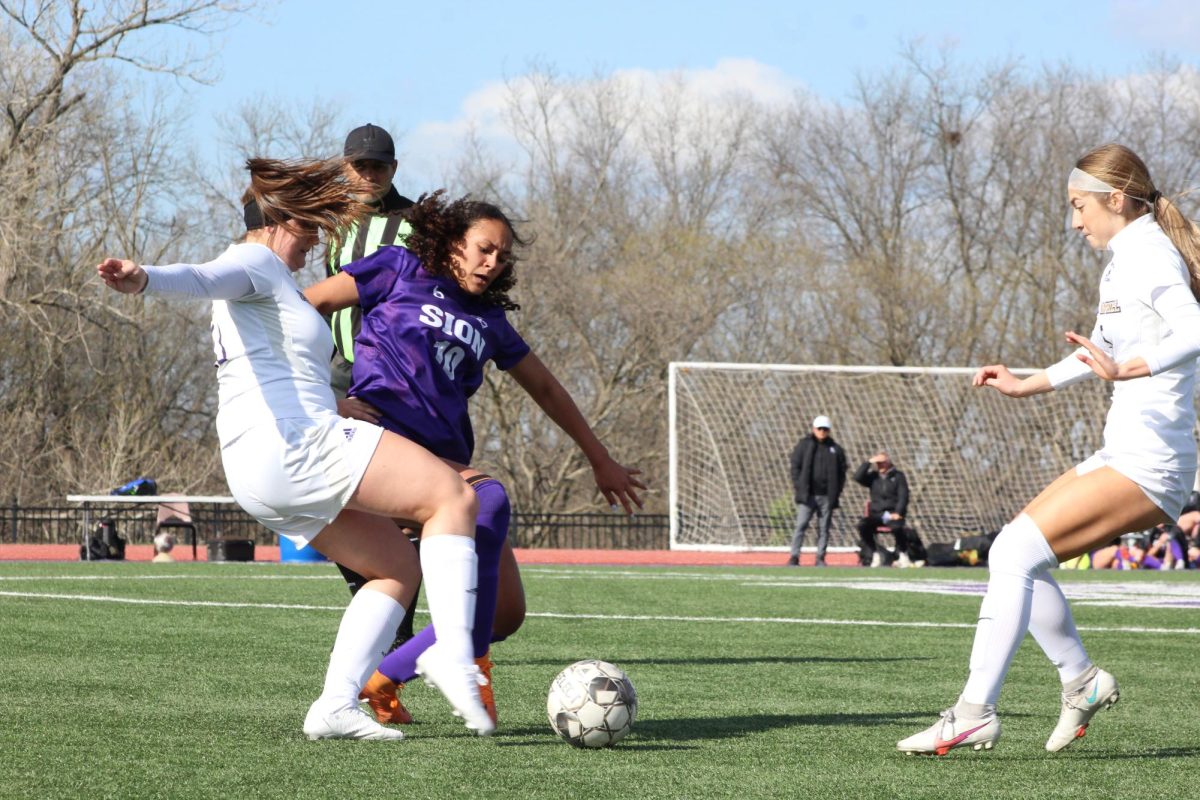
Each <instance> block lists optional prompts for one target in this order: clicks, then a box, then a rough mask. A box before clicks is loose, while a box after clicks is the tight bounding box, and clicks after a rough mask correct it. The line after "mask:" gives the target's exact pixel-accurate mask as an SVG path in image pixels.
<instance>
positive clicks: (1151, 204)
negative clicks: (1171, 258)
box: [1075, 144, 1200, 300]
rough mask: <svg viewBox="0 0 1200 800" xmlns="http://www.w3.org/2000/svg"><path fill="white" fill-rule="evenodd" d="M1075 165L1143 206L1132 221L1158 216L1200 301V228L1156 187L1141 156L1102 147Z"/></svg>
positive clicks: (1115, 147)
mask: <svg viewBox="0 0 1200 800" xmlns="http://www.w3.org/2000/svg"><path fill="white" fill-rule="evenodd" d="M1075 166H1076V167H1077V168H1079V169H1081V170H1083V171H1084V172H1086V173H1087V174H1089V175H1091V176H1092V177H1094V178H1099V179H1100V180H1102V181H1104V182H1105V183H1107V184H1108V185H1109V186H1112V187H1113V188H1114V189H1119V190H1121V192H1123V193H1124V194H1125V196H1126V197H1128V198H1129V199H1130V200H1133V201H1134V202H1135V203H1140V204H1141V205H1140V206H1138V205H1134V206H1133V209H1134V210H1135V211H1136V213H1133V214H1132V215H1131V218H1132V219H1136V218H1137V217H1140V216H1142V215H1144V214H1145V213H1146V212H1147V211H1149V212H1150V213H1152V214H1153V215H1154V221H1155V222H1157V223H1158V225H1159V227H1160V228H1162V230H1163V233H1165V234H1166V235H1167V238H1168V239H1170V240H1171V243H1172V244H1173V245H1175V248H1176V249H1177V250H1179V254H1180V255H1181V256H1183V261H1184V263H1185V264H1187V269H1188V275H1189V277H1190V279H1191V286H1192V294H1193V295H1195V297H1196V299H1198V300H1200V228H1198V227H1197V226H1196V224H1195V223H1194V222H1192V221H1191V220H1190V219H1188V218H1187V217H1185V216H1184V215H1183V212H1182V211H1180V210H1179V206H1177V205H1175V203H1173V202H1171V201H1170V200H1169V199H1168V198H1167V197H1166V196H1165V195H1163V193H1162V192H1160V191H1159V190H1158V189H1156V188H1154V181H1152V180H1150V170H1149V169H1147V168H1146V164H1145V162H1143V161H1142V160H1141V159H1140V158H1138V156H1137V153H1134V152H1133V151H1132V150H1130V149H1129V148H1128V147H1124V146H1122V145H1119V144H1106V145H1101V146H1100V147H1097V148H1096V149H1095V150H1093V151H1091V152H1090V153H1088V154H1087V155H1085V156H1084V157H1083V158H1081V159H1079V160H1078V161H1076V162H1075ZM1142 207H1144V209H1143V208H1142Z"/></svg>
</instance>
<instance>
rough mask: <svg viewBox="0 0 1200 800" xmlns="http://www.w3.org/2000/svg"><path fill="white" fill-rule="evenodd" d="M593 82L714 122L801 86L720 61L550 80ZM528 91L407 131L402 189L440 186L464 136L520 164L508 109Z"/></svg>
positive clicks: (477, 96) (512, 85) (750, 63)
mask: <svg viewBox="0 0 1200 800" xmlns="http://www.w3.org/2000/svg"><path fill="white" fill-rule="evenodd" d="M598 81H599V82H609V83H612V84H613V88H615V89H616V90H617V91H618V92H619V93H620V95H621V96H622V97H627V98H629V102H631V103H643V104H646V106H647V107H651V108H653V107H656V106H660V105H661V104H662V103H663V102H664V100H665V99H666V98H667V97H668V96H677V97H680V98H681V99H682V100H683V108H684V110H685V111H687V112H689V113H691V112H695V111H698V110H700V109H703V110H704V111H705V112H706V113H707V114H708V115H713V112H714V111H719V109H720V108H721V107H722V106H723V105H725V104H737V103H744V102H746V101H747V100H748V101H751V102H756V103H760V104H762V105H768V106H775V105H781V104H783V103H786V102H788V101H789V100H790V99H791V98H792V97H794V95H795V93H796V92H797V91H798V90H800V89H801V88H803V84H801V83H799V82H798V81H796V80H794V79H792V78H790V77H788V76H787V75H785V74H784V73H783V71H782V70H780V69H778V68H776V67H772V66H769V65H766V64H763V63H760V62H758V61H754V60H752V59H738V58H726V59H721V60H719V61H718V62H717V63H716V64H715V65H713V66H712V67H710V68H705V69H687V70H662V71H653V70H644V69H628V70H618V71H616V72H613V73H611V74H609V75H605V76H601V77H598V78H596V77H592V78H587V79H573V78H569V77H566V76H560V77H558V78H557V79H556V82H557V83H559V84H560V85H561V86H564V87H566V88H568V90H569V89H570V88H572V87H574V88H580V89H582V88H585V87H594V85H595V84H596V83H597V82H598ZM529 88H530V85H529V76H518V77H516V78H513V79H512V80H510V81H509V82H508V83H504V82H499V81H495V82H491V83H487V84H484V85H483V86H481V87H480V88H479V89H477V90H475V91H474V92H472V93H471V94H470V95H468V96H467V97H466V98H464V99H463V102H462V104H461V106H460V113H459V115H458V116H457V117H455V118H454V119H450V120H437V121H432V122H426V123H423V124H421V125H418V126H416V127H415V128H413V129H412V130H411V131H409V133H408V134H407V135H406V136H405V137H404V139H403V141H402V142H401V148H402V150H403V154H402V155H401V166H400V172H401V183H403V184H404V185H408V186H413V185H415V186H424V187H432V186H435V185H442V183H443V182H444V179H445V177H446V176H447V175H449V174H450V173H451V171H452V169H453V165H454V164H455V162H456V161H457V160H458V159H459V157H460V156H461V154H462V153H463V150H464V147H465V146H466V142H467V141H468V138H469V137H471V136H474V137H475V138H476V139H477V140H478V141H479V142H481V143H482V144H483V146H484V147H485V148H486V149H487V151H488V152H489V153H490V154H492V155H493V156H494V157H495V158H497V159H499V160H500V161H502V162H504V163H517V162H519V161H520V160H521V156H522V154H521V151H520V148H519V146H518V145H517V143H516V140H515V139H514V137H513V135H512V133H511V132H510V130H509V128H508V118H507V109H508V103H509V100H510V98H511V93H512V92H513V91H516V92H526V91H528V90H529ZM676 93H678V94H676ZM412 191H414V192H416V191H419V190H418V189H412Z"/></svg>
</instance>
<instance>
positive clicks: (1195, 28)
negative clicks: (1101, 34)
mask: <svg viewBox="0 0 1200 800" xmlns="http://www.w3.org/2000/svg"><path fill="white" fill-rule="evenodd" d="M1109 15H1110V18H1111V19H1110V21H1111V24H1112V28H1113V30H1114V32H1115V34H1116V36H1117V37H1118V38H1121V39H1132V40H1133V41H1135V42H1137V43H1139V44H1141V45H1143V46H1147V47H1151V48H1156V49H1171V50H1175V49H1179V50H1183V51H1185V52H1191V53H1198V52H1200V3H1197V2H1196V0H1113V2H1112V6H1111V8H1110V12H1109Z"/></svg>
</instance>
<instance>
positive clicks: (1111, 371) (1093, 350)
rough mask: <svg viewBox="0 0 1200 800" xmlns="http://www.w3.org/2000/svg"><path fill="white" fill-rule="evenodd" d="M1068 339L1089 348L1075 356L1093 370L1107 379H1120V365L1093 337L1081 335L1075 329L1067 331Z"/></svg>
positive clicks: (1072, 342)
mask: <svg viewBox="0 0 1200 800" xmlns="http://www.w3.org/2000/svg"><path fill="white" fill-rule="evenodd" d="M1067 341H1068V342H1070V343H1071V344H1074V345H1078V346H1080V347H1082V348H1084V349H1085V350H1087V353H1086V354H1084V353H1077V354H1076V355H1075V357H1076V358H1078V359H1079V360H1080V361H1082V362H1083V363H1085V364H1087V365H1088V366H1089V367H1091V368H1092V372H1094V373H1096V374H1097V375H1099V376H1100V377H1101V378H1103V379H1104V380H1106V381H1115V380H1119V379H1120V375H1121V367H1120V365H1119V364H1117V362H1116V361H1114V360H1113V358H1112V356H1110V355H1109V354H1108V353H1106V352H1104V351H1103V350H1101V349H1100V348H1099V347H1097V346H1096V345H1095V344H1093V343H1092V340H1091V339H1089V338H1087V337H1086V336H1080V335H1079V334H1078V333H1076V332H1075V331H1067Z"/></svg>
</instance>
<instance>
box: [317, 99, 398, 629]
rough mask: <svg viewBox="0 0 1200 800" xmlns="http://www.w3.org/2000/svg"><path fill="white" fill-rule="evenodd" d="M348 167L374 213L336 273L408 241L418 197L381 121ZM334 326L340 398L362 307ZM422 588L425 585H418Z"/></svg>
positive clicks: (360, 138)
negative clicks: (399, 180) (403, 176)
mask: <svg viewBox="0 0 1200 800" xmlns="http://www.w3.org/2000/svg"><path fill="white" fill-rule="evenodd" d="M342 155H343V156H345V159H346V168H347V169H348V170H351V171H352V172H353V173H354V174H355V175H356V176H358V177H359V178H360V179H361V180H362V181H363V183H364V185H366V186H369V187H371V192H370V194H369V195H368V196H366V197H362V198H360V199H361V200H363V201H364V202H366V203H367V205H369V206H371V208H372V209H373V211H372V213H371V215H370V216H369V217H367V218H365V219H364V220H362V221H361V222H358V223H356V224H355V225H354V226H352V227H351V228H350V229H349V230H348V231H346V235H345V236H344V237H342V246H341V247H340V248H339V249H336V250H335V249H332V248H331V249H330V250H329V256H328V258H327V260H326V261H325V274H326V275H327V276H330V277H332V276H334V275H336V274H338V273H339V272H341V271H342V267H344V266H346V265H347V264H349V263H350V262H351V261H357V260H358V259H360V258H365V257H366V256H369V255H371V253H374V252H375V251H376V250H378V249H379V248H380V247H387V246H389V245H403V244H404V240H405V237H407V236H408V233H409V231H411V230H412V228H411V227H410V226H409V224H408V222H407V221H405V219H404V211H405V210H406V209H407V208H409V207H410V206H412V204H413V201H412V200H409V199H408V198H407V197H405V196H404V195H402V194H400V193H399V192H398V191H396V187H395V186H393V185H392V179H393V178H394V177H396V144H395V142H393V141H392V136H391V134H389V133H388V132H387V131H385V130H384V129H383V128H381V127H379V126H378V125H372V124H370V123H367V124H366V125H363V126H361V127H358V128H355V129H354V130H352V131H350V133H349V135H347V136H346V145H345V147H344V148H343V149H342ZM329 324H330V326H331V327H332V328H333V344H334V350H333V361H332V363H331V367H332V368H331V370H330V373H331V379H330V385H331V386H332V387H333V393H334V395H335V396H336V397H337V398H338V399H339V400H341V399H344V398H345V397H346V392H347V391H349V389H350V383H351V381H350V372H351V369H352V367H353V364H354V337H355V336H357V335H358V329H359V327H361V325H362V309H361V308H359V307H358V306H351V307H350V308H346V309H342V310H341V311H335V312H334V313H333V316H332V317H331V318H330V320H329ZM405 533H407V534H408V535H409V538H410V539H412V540H414V544H415V543H416V542H417V541H418V540H419V537H418V536H417V534H416V533H415V532H411V531H407V530H406V531H405ZM337 567H338V569H339V570H341V572H342V577H343V578H345V579H346V584H347V586H348V587H349V588H350V593H351V594H355V593H356V592H358V590H359V589H360V588H361V587H362V585H363V584H364V583H366V580H367V579H366V578H364V577H363V576H362V575H359V574H358V573H357V572H355V571H353V570H351V569H350V568H348V567H345V566H343V565H341V564H338V565H337ZM418 589H419V586H418ZM416 605H417V602H416V597H415V596H414V597H413V602H412V608H410V609H409V610H408V614H407V615H406V616H405V618H404V621H403V622H401V623H400V628H399V630H397V631H396V641H395V642H394V643H393V644H392V649H395V648H396V647H398V646H400V645H401V644H403V643H404V642H406V641H408V640H409V639H411V638H412V635H413V611H414V610H415V609H416Z"/></svg>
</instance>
